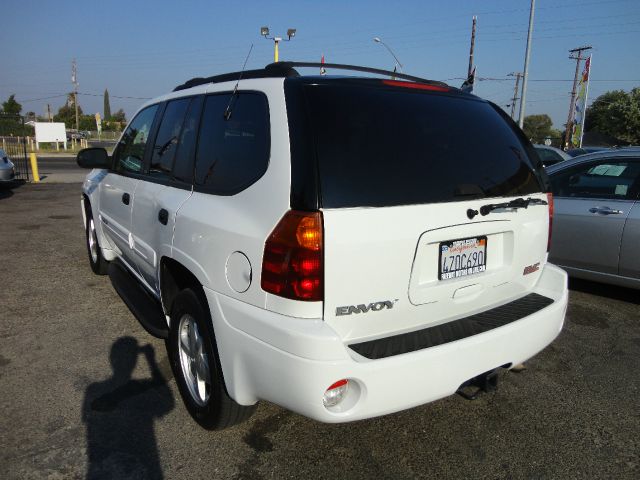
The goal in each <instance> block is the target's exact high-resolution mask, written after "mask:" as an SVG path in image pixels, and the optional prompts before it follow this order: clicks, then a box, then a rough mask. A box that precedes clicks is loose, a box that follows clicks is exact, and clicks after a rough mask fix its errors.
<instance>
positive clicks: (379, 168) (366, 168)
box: [304, 84, 542, 208]
mask: <svg viewBox="0 0 640 480" xmlns="http://www.w3.org/2000/svg"><path fill="white" fill-rule="evenodd" d="M304 97H305V98H306V105H307V109H308V112H307V113H308V116H307V118H308V119H309V122H310V127H311V128H310V131H311V132H313V133H312V134H311V135H312V136H315V139H314V141H315V150H316V155H317V160H318V183H319V189H320V192H319V194H320V197H321V206H323V207H325V208H338V207H359V206H374V207H381V206H396V205H410V204H423V203H437V202H452V201H461V200H464V199H465V198H483V197H498V196H506V195H526V194H530V193H534V192H540V191H542V188H541V184H540V180H539V178H538V176H537V174H536V172H535V168H534V167H533V164H532V162H531V161H530V159H529V157H528V155H527V152H526V150H525V147H524V145H523V143H522V141H521V140H520V138H519V137H518V136H517V135H516V133H515V132H514V131H513V129H512V128H511V127H510V126H509V125H508V124H507V123H506V121H505V120H504V119H503V118H502V117H501V116H500V114H499V113H498V112H496V111H495V110H494V108H493V107H492V106H491V105H490V104H488V103H487V102H483V101H478V100H473V99H469V98H468V97H467V98H465V97H461V96H457V95H455V94H453V95H447V94H434V93H422V92H418V91H415V90H409V89H406V88H388V87H385V88H381V87H376V86H362V85H358V86H355V85H340V84H316V85H305V87H304Z"/></svg>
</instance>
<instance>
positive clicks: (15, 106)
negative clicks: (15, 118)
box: [2, 94, 22, 115]
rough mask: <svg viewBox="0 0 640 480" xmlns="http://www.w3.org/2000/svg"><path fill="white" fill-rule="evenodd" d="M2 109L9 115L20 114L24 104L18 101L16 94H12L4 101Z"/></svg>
mask: <svg viewBox="0 0 640 480" xmlns="http://www.w3.org/2000/svg"><path fill="white" fill-rule="evenodd" d="M2 111H3V112H4V113H5V114H8V115H20V112H21V111H22V105H20V104H19V103H18V102H16V96H15V94H13V95H11V96H10V97H9V98H8V99H7V101H6V102H3V104H2Z"/></svg>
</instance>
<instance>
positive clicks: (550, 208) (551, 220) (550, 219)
mask: <svg viewBox="0 0 640 480" xmlns="http://www.w3.org/2000/svg"><path fill="white" fill-rule="evenodd" d="M547 203H549V238H548V239H547V252H548V251H549V250H550V249H551V230H552V227H553V193H551V192H547Z"/></svg>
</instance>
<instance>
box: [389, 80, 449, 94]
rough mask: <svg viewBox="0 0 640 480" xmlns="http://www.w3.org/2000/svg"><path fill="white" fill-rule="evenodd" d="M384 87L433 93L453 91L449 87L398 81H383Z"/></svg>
mask: <svg viewBox="0 0 640 480" xmlns="http://www.w3.org/2000/svg"><path fill="white" fill-rule="evenodd" d="M382 83H383V84H384V85H389V86H391V87H402V88H413V89H415V90H431V91H432V92H448V91H449V90H451V89H450V88H448V87H443V86H440V85H428V84H426V83H411V82H399V81H397V80H382Z"/></svg>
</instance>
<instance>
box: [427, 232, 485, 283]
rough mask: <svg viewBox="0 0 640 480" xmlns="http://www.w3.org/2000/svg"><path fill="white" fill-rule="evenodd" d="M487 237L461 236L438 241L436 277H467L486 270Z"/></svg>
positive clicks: (442, 278) (443, 278)
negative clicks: (461, 237)
mask: <svg viewBox="0 0 640 480" xmlns="http://www.w3.org/2000/svg"><path fill="white" fill-rule="evenodd" d="M486 266H487V237H484V236H483V237H473V238H463V239H461V240H449V241H448V242H441V243H440V258H439V265H438V278H439V279H440V280H449V279H451V278H460V277H467V276H469V275H474V274H476V273H481V272H484V271H485V270H486Z"/></svg>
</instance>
